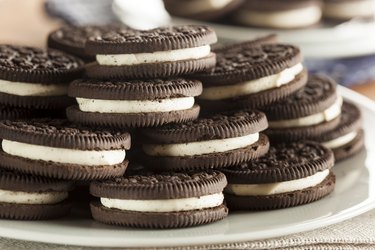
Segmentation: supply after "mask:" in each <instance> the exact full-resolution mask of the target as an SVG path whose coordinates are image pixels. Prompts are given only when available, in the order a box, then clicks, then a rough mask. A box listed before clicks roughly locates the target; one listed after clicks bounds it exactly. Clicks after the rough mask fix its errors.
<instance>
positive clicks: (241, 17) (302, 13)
mask: <svg viewBox="0 0 375 250" xmlns="http://www.w3.org/2000/svg"><path fill="white" fill-rule="evenodd" d="M321 16H322V11H321V9H320V7H319V6H315V5H314V6H309V7H305V8H301V9H294V10H285V11H267V12H265V11H264V12H261V11H250V10H241V11H239V13H238V14H237V16H236V19H237V20H238V21H239V22H241V23H243V24H248V25H259V26H270V27H275V28H296V27H303V26H308V25H312V24H315V23H316V22H318V21H319V20H320V18H321Z"/></svg>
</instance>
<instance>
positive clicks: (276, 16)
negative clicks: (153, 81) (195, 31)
mask: <svg viewBox="0 0 375 250" xmlns="http://www.w3.org/2000/svg"><path fill="white" fill-rule="evenodd" d="M164 4H165V7H166V9H167V10H168V12H169V13H170V14H171V15H174V16H179V17H185V18H191V19H197V20H205V21H218V22H219V23H223V22H228V21H230V22H232V23H235V24H239V25H245V26H251V27H266V28H276V29H293V28H304V27H308V26H312V25H316V24H317V23H319V21H320V20H321V19H322V17H323V18H324V19H325V20H328V21H331V22H332V21H334V22H341V21H347V20H350V19H353V18H364V19H373V18H374V16H375V10H374V4H375V1H374V0H285V1H280V0H226V1H223V0H193V1H191V0H164Z"/></svg>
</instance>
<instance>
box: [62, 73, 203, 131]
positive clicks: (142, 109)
mask: <svg viewBox="0 0 375 250" xmlns="http://www.w3.org/2000/svg"><path fill="white" fill-rule="evenodd" d="M201 93H202V83H201V82H199V81H196V80H185V79H181V78H176V79H168V80H160V79H154V80H144V81H142V80H133V81H120V80H118V81H116V80H112V81H100V80H90V79H89V80H77V81H74V82H73V83H72V84H71V85H70V87H69V95H70V96H72V97H75V98H76V100H77V102H78V106H72V107H70V108H68V109H67V116H68V118H69V119H70V120H71V121H73V122H78V123H82V124H85V125H90V126H105V127H117V128H124V127H150V126H159V125H163V124H166V123H171V122H175V123H178V122H185V121H190V120H194V119H196V118H198V114H199V106H198V105H196V104H194V103H195V100H194V97H195V96H197V95H200V94H201Z"/></svg>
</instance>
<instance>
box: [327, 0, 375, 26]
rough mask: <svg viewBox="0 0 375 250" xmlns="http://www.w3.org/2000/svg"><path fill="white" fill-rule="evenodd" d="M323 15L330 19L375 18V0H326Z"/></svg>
mask: <svg viewBox="0 0 375 250" xmlns="http://www.w3.org/2000/svg"><path fill="white" fill-rule="evenodd" d="M323 16H324V18H326V19H329V20H335V21H346V20H350V19H353V18H365V19H374V16H375V9H374V1H373V0H324V1H323Z"/></svg>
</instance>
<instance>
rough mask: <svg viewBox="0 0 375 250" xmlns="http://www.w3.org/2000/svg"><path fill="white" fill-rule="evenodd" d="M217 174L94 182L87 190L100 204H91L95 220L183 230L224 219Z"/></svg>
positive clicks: (221, 176) (221, 186)
mask: <svg viewBox="0 0 375 250" xmlns="http://www.w3.org/2000/svg"><path fill="white" fill-rule="evenodd" d="M226 184H227V180H226V178H225V176H224V174H222V173H220V172H215V171H212V172H201V173H163V174H158V175H156V174H152V175H145V176H144V175H133V176H129V177H121V178H117V179H113V180H106V181H101V182H99V181H96V182H93V183H92V184H91V186H90V192H91V194H92V195H93V196H96V197H99V198H100V202H92V203H91V213H92V216H93V218H94V219H95V220H97V221H100V222H102V223H106V224H113V225H118V226H127V227H140V228H182V227H191V226H197V225H202V224H208V223H212V222H215V221H218V220H221V219H223V218H225V217H226V216H227V214H228V209H227V207H226V206H225V205H224V204H223V200H224V195H223V189H224V187H225V186H226Z"/></svg>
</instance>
